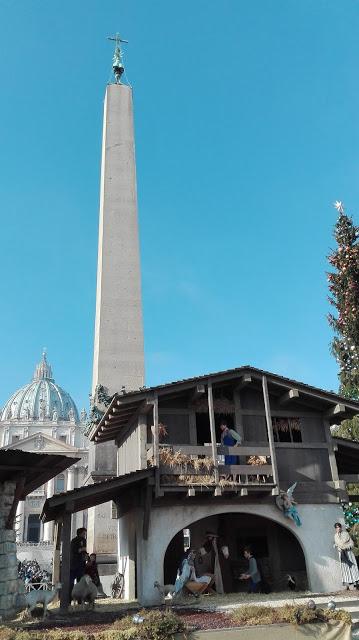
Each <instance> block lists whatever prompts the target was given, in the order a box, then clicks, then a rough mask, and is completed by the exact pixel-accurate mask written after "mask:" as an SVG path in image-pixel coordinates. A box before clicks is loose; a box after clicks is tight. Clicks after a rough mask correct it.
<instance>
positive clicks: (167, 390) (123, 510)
mask: <svg viewBox="0 0 359 640" xmlns="http://www.w3.org/2000/svg"><path fill="white" fill-rule="evenodd" d="M358 411H359V403H358V402H350V401H348V400H347V399H344V398H342V397H340V396H337V395H336V394H333V393H329V392H326V391H323V390H320V389H316V388H314V387H311V386H309V385H306V384H303V383H299V382H296V381H293V380H289V379H287V378H283V377H281V376H278V375H275V374H272V373H269V372H265V371H261V370H259V369H255V368H253V367H249V366H246V367H241V368H238V369H233V370H230V371H224V372H218V373H215V374H211V375H208V376H200V377H198V378H192V379H189V380H181V381H178V382H172V383H170V384H168V385H161V386H158V387H153V388H148V389H142V390H138V391H133V392H129V393H120V394H115V395H114V397H113V398H112V400H111V402H110V404H109V406H108V407H107V409H106V411H105V413H104V415H103V417H102V418H101V420H100V421H99V423H98V424H97V425H94V426H93V429H92V431H91V433H90V434H89V435H90V439H91V440H92V441H93V442H95V443H96V445H95V446H98V445H101V444H103V443H111V445H112V446H113V447H114V448H116V451H117V465H118V466H117V477H116V478H113V479H112V480H107V481H104V482H99V483H97V484H95V485H93V486H89V487H84V488H83V489H76V490H74V491H71V492H68V493H67V494H61V495H59V496H54V497H53V498H50V499H49V500H48V501H47V503H46V504H45V508H44V516H45V519H46V520H48V519H51V520H52V519H54V520H58V521H61V519H62V518H63V516H64V514H66V513H68V512H69V511H70V512H71V511H72V510H74V511H75V512H76V511H77V510H80V509H84V508H87V507H90V506H93V505H94V504H98V503H105V502H109V501H110V500H111V501H113V504H114V505H115V506H116V513H115V514H114V515H115V517H116V518H117V522H118V551H119V556H118V562H119V569H120V572H121V573H123V574H124V576H125V597H126V598H134V597H138V598H139V600H140V602H141V603H142V604H146V605H147V604H155V603H156V602H158V592H157V590H155V589H154V586H153V585H154V581H158V582H159V583H160V584H173V583H174V581H175V579H176V572H177V568H178V566H179V565H180V563H181V559H182V558H183V555H184V552H185V549H186V546H188V544H189V545H190V546H191V548H195V549H200V548H202V547H203V545H204V543H205V542H206V539H207V538H208V532H212V533H213V534H214V535H215V536H218V539H219V545H218V546H219V547H220V550H221V549H222V548H223V547H226V548H227V549H228V552H227V553H226V555H227V557H223V558H222V557H221V555H220V553H219V554H218V556H219V557H218V561H219V564H220V565H221V574H222V576H221V578H222V586H220V587H219V588H218V585H215V587H216V589H217V591H220V592H221V591H222V592H223V591H225V592H226V591H238V590H243V588H244V587H243V583H241V582H240V580H239V576H240V575H241V573H242V572H243V570H244V567H245V564H244V563H243V558H242V553H243V548H244V547H245V546H246V545H248V544H250V545H251V546H252V547H254V549H255V552H256V556H257V559H258V560H259V562H260V564H261V571H262V573H263V575H264V577H265V579H266V581H268V582H269V584H270V586H271V589H273V590H278V591H282V590H283V589H284V588H285V587H286V577H287V575H288V574H290V575H292V576H294V577H295V580H296V582H297V584H298V587H299V588H302V589H305V588H309V589H310V590H311V591H314V592H330V591H336V590H338V589H340V588H341V577H340V566H339V563H338V557H337V552H336V551H335V550H334V549H333V525H334V523H335V522H336V521H338V520H339V521H340V520H341V521H342V520H343V511H342V506H341V503H342V502H344V501H345V502H347V501H348V495H347V490H346V481H350V480H353V479H354V477H355V475H354V474H356V473H357V468H358V464H357V459H358V458H357V456H358V452H357V449H356V447H355V444H354V443H350V442H345V441H343V440H341V439H338V440H336V439H335V438H332V436H331V432H330V425H331V424H333V423H334V422H335V423H337V422H338V420H340V419H342V418H344V417H345V418H350V417H352V416H353V415H355V414H357V413H358ZM223 422H226V423H227V425H228V427H231V428H232V429H233V430H236V431H237V433H238V434H239V435H240V436H241V444H240V445H236V446H227V445H225V444H221V429H220V425H221V423H223ZM356 477H357V476H356ZM294 483H296V485H295V488H294V490H293V485H294ZM288 490H290V492H289V494H291V492H293V498H294V501H295V503H297V504H296V505H294V504H293V501H291V500H290V496H289V503H290V504H289V509H288V508H286V506H285V504H286V502H287V501H286V499H284V500H283V497H284V496H283V494H286V495H287V496H288V494H287V491H288ZM290 505H292V509H293V511H292V510H291V508H290ZM287 506H288V505H287ZM188 537H189V543H188ZM196 569H197V573H198V574H199V575H200V572H201V566H200V563H199V565H198V566H197V568H196ZM203 569H204V567H203ZM241 585H242V586H241Z"/></svg>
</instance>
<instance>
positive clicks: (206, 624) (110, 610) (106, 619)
mask: <svg viewBox="0 0 359 640" xmlns="http://www.w3.org/2000/svg"><path fill="white" fill-rule="evenodd" d="M309 599H314V600H315V602H316V604H317V605H318V606H320V607H326V606H327V603H328V601H329V600H334V601H335V602H336V603H337V606H338V608H339V607H340V608H343V607H344V608H346V609H347V610H349V611H354V610H356V609H357V608H358V609H359V593H358V592H357V591H349V592H348V591H341V592H339V593H336V594H327V595H323V594H311V593H309V592H305V593H292V592H283V593H276V594H270V595H266V594H251V595H249V594H243V593H233V594H226V595H223V596H202V598H201V599H200V600H197V599H194V598H186V599H185V600H184V601H182V603H179V604H177V605H175V606H173V605H172V603H171V601H169V604H168V606H171V608H172V606H173V608H174V610H175V611H176V613H177V614H178V615H180V616H181V617H183V618H184V620H185V622H186V623H187V624H188V625H190V626H191V627H195V628H196V629H221V628H225V627H227V628H228V627H232V626H235V623H234V622H232V621H231V619H230V617H229V615H228V613H230V612H231V611H233V609H237V608H239V607H241V606H243V605H245V604H263V605H266V606H281V605H284V604H297V605H305V604H306V602H307V601H308V600H309ZM140 608H141V607H140V606H139V604H138V602H137V601H132V602H128V601H122V600H113V599H111V598H108V599H106V600H98V601H96V605H95V609H94V610H93V611H92V610H79V608H77V607H73V608H72V609H70V610H69V611H68V612H66V613H64V612H62V611H60V609H59V608H58V607H53V608H52V609H50V612H49V616H48V618H47V619H45V620H44V621H42V620H40V619H38V618H37V619H32V620H30V621H25V620H24V619H21V617H20V618H18V622H19V623H20V624H21V627H22V628H28V629H33V630H35V629H44V630H46V629H53V628H58V629H63V630H71V629H72V630H74V629H83V630H84V631H87V632H88V633H93V632H96V631H100V630H103V629H106V628H108V627H109V626H110V625H111V624H112V623H113V622H114V621H115V620H116V619H118V618H120V617H122V616H124V615H127V614H129V613H135V612H136V611H138V610H139V609H140ZM353 637H354V638H358V639H359V634H358V635H356V636H353Z"/></svg>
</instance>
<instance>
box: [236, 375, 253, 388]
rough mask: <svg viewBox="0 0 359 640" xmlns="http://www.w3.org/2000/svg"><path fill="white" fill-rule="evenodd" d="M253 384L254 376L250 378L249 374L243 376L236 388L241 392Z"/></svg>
mask: <svg viewBox="0 0 359 640" xmlns="http://www.w3.org/2000/svg"><path fill="white" fill-rule="evenodd" d="M251 382H252V376H250V375H249V373H245V374H244V376H242V377H241V379H240V381H239V382H238V384H237V386H236V391H240V390H241V389H244V387H247V386H248V385H249V384H251Z"/></svg>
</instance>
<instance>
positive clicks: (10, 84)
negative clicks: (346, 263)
mask: <svg viewBox="0 0 359 640" xmlns="http://www.w3.org/2000/svg"><path fill="white" fill-rule="evenodd" d="M115 31H120V32H121V33H122V34H123V37H125V38H127V39H128V40H129V41H130V43H129V45H127V48H126V58H125V60H126V66H127V74H128V77H129V80H130V82H131V84H132V85H133V87H134V101H135V126H136V153H137V169H138V194H139V216H140V230H141V259H142V272H143V301H144V326H145V347H146V383H147V384H148V385H150V384H156V383H159V382H164V381H167V380H174V379H177V378H182V377H187V376H192V375H197V374H203V373H205V372H209V371H216V370H220V369H225V368H229V367H234V366H239V365H241V364H252V365H255V366H259V367H262V368H265V369H269V370H272V371H274V372H277V373H282V374H284V375H287V376H289V377H293V378H297V379H299V380H303V381H305V382H308V383H312V384H315V385H318V386H321V387H326V388H329V389H336V388H337V367H336V363H335V361H334V360H333V358H332V356H331V355H330V353H329V348H328V345H329V342H330V339H331V332H330V329H329V328H328V325H327V321H326V314H327V313H328V302H327V282H326V276H325V271H326V269H327V264H326V255H327V254H328V252H329V250H330V248H331V247H333V245H334V241H333V239H332V227H333V224H334V222H335V217H336V212H335V210H334V208H333V207H332V202H333V201H334V200H336V199H341V200H343V201H344V202H345V203H346V205H347V209H348V210H349V211H350V212H351V213H352V214H353V215H354V217H355V218H356V220H357V219H358V218H357V215H356V212H357V205H358V203H359V181H358V171H359V151H358V149H359V146H358V136H359V129H358V122H359V118H358V113H359V104H358V102H359V100H358V98H359V94H358V88H357V87H358V80H357V79H358V72H359V40H358V37H357V34H358V31H359V12H358V3H357V2H354V1H346V0H343V1H342V2H334V1H332V2H330V1H329V0H325V1H324V0H316V1H315V2H313V0H295V1H294V0H272V1H271V2H270V1H268V0H250V1H249V0H247V1H244V0H221V2H218V0H181V2H174V1H171V2H169V1H168V0H151V1H150V0H101V2H100V1H99V0H97V1H95V0H86V1H85V0H77V1H76V2H73V1H72V0H61V1H60V0H51V2H49V1H48V0H31V1H29V0H0V52H1V55H0V77H1V88H2V91H1V95H2V99H1V101H0V122H1V126H0V205H1V207H0V211H1V251H0V263H1V273H2V277H1V280H0V295H1V302H2V304H1V314H0V353H1V366H0V405H1V404H2V403H3V402H5V400H6V399H7V397H8V396H9V395H10V394H11V393H12V392H13V391H14V390H15V389H16V388H17V387H19V386H21V385H23V384H25V383H26V382H27V381H28V380H29V379H30V378H31V375H32V371H33V368H34V365H35V363H36V361H37V360H38V359H39V357H40V355H41V349H42V347H43V346H46V347H47V349H48V354H49V360H50V362H51V364H52V365H53V368H54V372H55V377H56V380H57V382H58V383H59V384H61V385H62V386H63V387H64V388H65V389H66V390H68V391H69V392H70V393H71V394H72V395H73V397H74V399H75V401H76V402H77V403H78V405H80V406H82V405H87V403H88V393H89V391H90V388H91V373H92V371H91V367H92V346H93V326H94V309H95V284H96V262H97V224H98V200H99V170H100V143H101V127H102V104H103V95H104V90H105V86H106V82H107V81H108V80H109V77H110V70H111V58H112V44H111V43H109V42H107V40H106V36H107V35H109V34H111V33H113V32H115Z"/></svg>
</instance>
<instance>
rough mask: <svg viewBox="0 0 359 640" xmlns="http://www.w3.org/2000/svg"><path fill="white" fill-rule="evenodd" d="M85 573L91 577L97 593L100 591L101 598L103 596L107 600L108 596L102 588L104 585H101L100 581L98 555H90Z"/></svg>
mask: <svg viewBox="0 0 359 640" xmlns="http://www.w3.org/2000/svg"><path fill="white" fill-rule="evenodd" d="M85 573H86V574H87V575H88V576H90V578H91V580H92V582H93V583H94V585H95V586H96V587H97V591H98V594H99V596H101V597H102V598H107V596H106V594H105V593H104V590H103V587H102V584H101V580H100V576H99V573H98V566H97V560H96V553H90V555H89V557H88V560H87V562H86V567H85Z"/></svg>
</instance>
